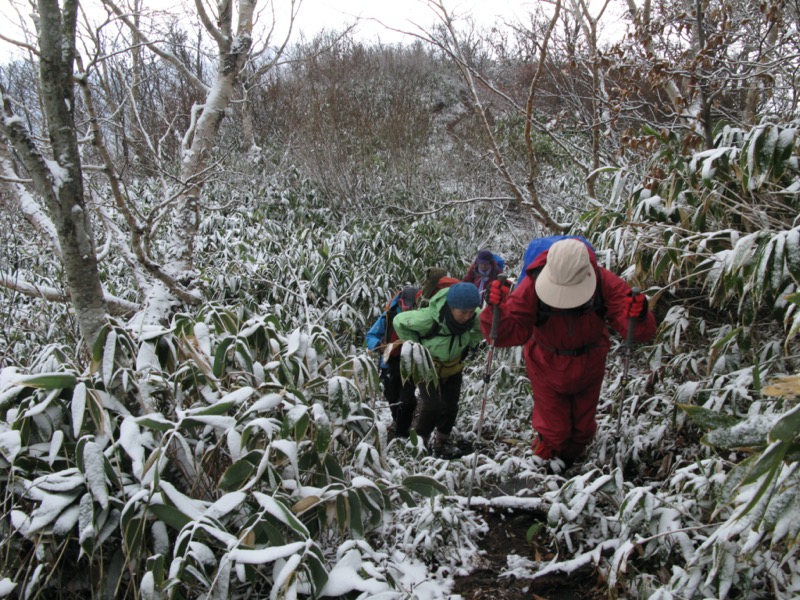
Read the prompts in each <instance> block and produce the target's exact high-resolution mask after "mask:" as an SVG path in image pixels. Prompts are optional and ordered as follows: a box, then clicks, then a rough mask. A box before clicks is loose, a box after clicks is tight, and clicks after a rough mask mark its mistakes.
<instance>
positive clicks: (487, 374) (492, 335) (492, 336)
mask: <svg viewBox="0 0 800 600" xmlns="http://www.w3.org/2000/svg"><path fill="white" fill-rule="evenodd" d="M497 279H498V281H500V283H505V281H506V279H508V275H506V274H505V273H500V274H499V275H498V276H497ZM493 311H494V312H493V313H492V329H491V331H490V332H489V354H488V356H487V358H486V371H484V373H483V398H482V399H481V414H480V416H479V417H478V436H477V438H476V440H475V458H474V459H473V461H472V473H470V476H469V487H468V489H467V506H469V505H470V503H471V502H472V486H473V484H474V483H475V470H476V469H477V468H478V444H480V442H481V435H482V433H483V416H484V414H485V412H486V398H487V396H488V395H489V379H491V377H492V359H493V358H494V343H495V341H496V340H497V329H498V326H499V324H500V305H499V304H495V305H494V307H493Z"/></svg>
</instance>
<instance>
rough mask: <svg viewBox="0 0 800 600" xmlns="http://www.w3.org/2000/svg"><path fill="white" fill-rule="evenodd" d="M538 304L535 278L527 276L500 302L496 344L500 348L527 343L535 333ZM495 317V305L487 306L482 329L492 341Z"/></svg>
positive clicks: (483, 313)
mask: <svg viewBox="0 0 800 600" xmlns="http://www.w3.org/2000/svg"><path fill="white" fill-rule="evenodd" d="M538 305H539V300H538V298H537V297H536V289H535V287H534V285H533V280H532V279H531V278H530V277H526V278H525V279H524V280H523V281H522V283H521V284H520V285H519V286H518V287H516V288H514V290H513V291H512V292H511V293H510V294H509V295H508V297H506V299H505V300H503V302H501V303H500V315H499V318H500V320H499V322H498V328H497V340H496V341H495V345H496V346H497V347H498V348H507V347H509V346H522V345H523V344H525V343H527V342H528V340H529V339H531V336H532V335H533V327H534V325H535V324H536V312H537V307H538ZM493 317H494V307H492V306H487V307H486V308H485V309H484V310H483V311H482V312H481V330H482V331H483V336H484V337H485V338H486V340H487V341H490V340H489V334H490V332H491V330H492V319H493Z"/></svg>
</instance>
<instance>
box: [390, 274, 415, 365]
mask: <svg viewBox="0 0 800 600" xmlns="http://www.w3.org/2000/svg"><path fill="white" fill-rule="evenodd" d="M404 289H405V288H403V289H401V290H400V291H398V292H397V293H396V294H395V295H394V296H392V297H391V299H390V300H389V302H387V303H386V307H385V308H384V310H383V312H384V313H386V331H385V333H384V338H383V339H384V340H385V341H386V343H387V344H388V343H390V342H394V341H395V340H397V334H395V333H394V318H395V316H397V313H398V311H399V309H400V296H401V294H402V293H403V290H404ZM415 299H417V300H418V299H419V291H418V292H417V293H416V296H415ZM392 338H394V339H392ZM399 354H400V347H399V346H398V347H397V348H395V349H394V350H392V356H396V355H399Z"/></svg>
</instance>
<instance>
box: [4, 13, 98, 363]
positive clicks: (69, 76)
mask: <svg viewBox="0 0 800 600" xmlns="http://www.w3.org/2000/svg"><path fill="white" fill-rule="evenodd" d="M38 5H39V31H38V33H39V48H40V60H39V65H40V78H41V84H42V96H43V102H44V109H45V115H46V118H47V126H48V134H49V137H50V143H51V146H52V152H53V160H52V161H48V160H46V159H45V157H44V156H42V154H41V153H40V152H39V149H38V148H37V147H36V146H35V144H34V143H33V141H32V139H31V137H30V136H29V135H28V134H27V132H26V130H25V129H24V127H23V126H22V123H21V122H20V121H18V120H15V119H8V118H6V119H4V121H3V126H2V127H3V133H4V134H5V136H6V137H7V138H8V139H9V141H10V142H11V143H12V144H13V145H14V148H15V150H16V151H17V153H18V155H19V157H20V160H21V161H22V163H23V165H24V166H25V168H26V169H27V170H28V172H29V173H30V175H31V179H32V180H33V182H34V185H35V186H36V189H37V191H38V192H39V194H41V196H42V198H44V201H45V204H46V206H47V209H48V211H49V213H50V217H51V219H52V222H53V224H54V225H55V231H56V234H57V236H58V242H59V244H60V246H61V259H62V264H63V267H64V274H65V275H66V280H67V287H68V288H69V293H70V297H71V301H72V305H73V306H74V307H75V316H76V318H77V321H78V326H79V328H80V332H81V335H82V336H83V340H84V343H85V345H86V347H87V348H89V349H90V348H91V347H92V345H93V344H94V341H95V339H96V337H97V335H98V333H99V332H100V329H101V328H102V327H103V325H104V324H105V323H106V318H107V307H106V303H105V301H104V299H103V288H102V285H101V283H100V274H99V271H98V266H97V256H96V252H95V243H94V237H93V235H92V228H91V219H90V215H89V211H88V210H87V207H86V202H85V198H84V194H83V176H82V173H81V162H80V154H79V152H78V138H77V130H76V128H75V115H74V110H75V102H74V85H73V84H74V82H73V66H74V57H75V23H76V16H77V8H78V7H77V2H76V1H75V0H66V1H65V2H64V9H63V11H62V10H61V9H60V8H59V5H58V2H57V0H39V3H38ZM3 104H4V106H3V112H4V116H5V117H10V116H13V113H12V112H11V106H10V102H8V101H7V99H5V98H4V99H3Z"/></svg>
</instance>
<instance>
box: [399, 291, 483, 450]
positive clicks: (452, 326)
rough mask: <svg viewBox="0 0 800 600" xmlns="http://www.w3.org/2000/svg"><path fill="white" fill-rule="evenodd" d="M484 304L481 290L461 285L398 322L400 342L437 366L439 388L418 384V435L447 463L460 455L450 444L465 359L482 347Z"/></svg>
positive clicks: (407, 314)
mask: <svg viewBox="0 0 800 600" xmlns="http://www.w3.org/2000/svg"><path fill="white" fill-rule="evenodd" d="M480 304H481V297H480V293H478V288H476V287H475V286H474V285H473V284H471V283H457V284H455V285H453V286H452V287H450V288H447V289H443V290H441V291H439V292H437V293H436V294H435V295H434V296H433V298H431V301H430V304H429V305H428V306H426V307H424V308H420V309H417V310H413V311H409V312H404V313H400V314H399V315H397V316H395V318H394V329H395V332H396V333H397V336H398V337H399V338H400V339H401V340H410V341H413V342H418V343H420V344H422V345H423V346H425V348H427V349H428V352H429V353H430V355H431V358H433V360H434V364H435V365H436V371H437V375H438V376H439V382H438V385H436V384H434V383H432V382H421V383H420V384H419V395H420V400H421V401H422V402H421V410H420V414H419V419H418V421H417V434H418V435H420V436H421V437H422V439H423V440H424V441H425V443H426V446H427V447H428V448H430V449H431V451H432V453H433V454H434V455H436V456H441V457H443V458H454V457H456V456H457V455H458V448H457V447H456V446H455V445H453V444H452V443H450V442H449V438H450V432H451V431H452V430H453V425H455V422H456V417H458V401H459V398H460V396H461V380H462V370H463V368H464V359H465V358H466V356H467V354H468V353H469V351H470V350H472V349H473V348H475V347H476V346H477V345H478V344H479V343H481V341H483V335H482V334H481V327H480V321H479V319H477V318H476V317H477V315H478V314H479V313H480V309H479V308H478V307H479V306H480ZM434 429H435V430H436V432H435V434H434V435H433V437H432V438H431V434H432V433H434ZM429 438H430V439H429Z"/></svg>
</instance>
